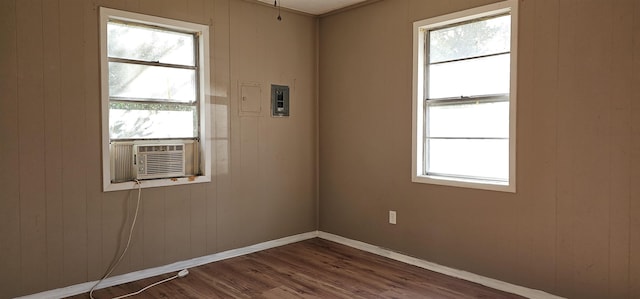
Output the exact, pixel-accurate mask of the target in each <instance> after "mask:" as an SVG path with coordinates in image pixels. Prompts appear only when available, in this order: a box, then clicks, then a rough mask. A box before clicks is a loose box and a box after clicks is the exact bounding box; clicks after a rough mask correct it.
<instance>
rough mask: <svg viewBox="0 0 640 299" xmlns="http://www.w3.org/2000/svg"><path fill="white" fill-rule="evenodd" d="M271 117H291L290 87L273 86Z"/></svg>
mask: <svg viewBox="0 0 640 299" xmlns="http://www.w3.org/2000/svg"><path fill="white" fill-rule="evenodd" d="M271 116H274V117H283V116H289V86H285V85H275V84H272V85H271Z"/></svg>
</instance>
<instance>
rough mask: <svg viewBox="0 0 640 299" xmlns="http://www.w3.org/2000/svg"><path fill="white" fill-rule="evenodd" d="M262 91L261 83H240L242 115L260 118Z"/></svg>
mask: <svg viewBox="0 0 640 299" xmlns="http://www.w3.org/2000/svg"><path fill="white" fill-rule="evenodd" d="M261 97H262V89H261V87H260V84H259V83H254V82H241V83H240V111H239V112H240V115H242V116H251V115H253V116H259V115H260V111H261V110H262V107H261V105H260V103H261Z"/></svg>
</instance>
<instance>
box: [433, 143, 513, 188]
mask: <svg viewBox="0 0 640 299" xmlns="http://www.w3.org/2000/svg"><path fill="white" fill-rule="evenodd" d="M427 148H428V155H427V160H428V163H427V165H428V168H427V172H428V173H430V174H435V175H438V174H445V175H455V176H457V177H470V178H487V179H493V180H501V181H507V180H508V179H509V140H508V139H431V140H429V141H428V142H427Z"/></svg>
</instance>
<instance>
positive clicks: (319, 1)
mask: <svg viewBox="0 0 640 299" xmlns="http://www.w3.org/2000/svg"><path fill="white" fill-rule="evenodd" d="M258 1H260V2H264V3H269V4H271V5H273V4H274V2H275V0H258ZM364 1H366V0H278V2H279V4H280V5H282V7H284V8H288V9H293V10H297V11H301V12H305V13H308V14H312V15H322V14H325V13H328V12H331V11H334V10H337V9H340V8H344V7H347V6H351V5H354V4H357V3H360V2H364Z"/></svg>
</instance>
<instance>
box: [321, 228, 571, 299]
mask: <svg viewBox="0 0 640 299" xmlns="http://www.w3.org/2000/svg"><path fill="white" fill-rule="evenodd" d="M318 237H319V238H322V239H325V240H329V241H333V242H336V243H340V244H342V245H346V246H349V247H353V248H356V249H360V250H362V251H366V252H370V253H373V254H377V255H380V256H384V257H387V258H390V259H392V260H396V261H400V262H403V263H406V264H410V265H414V266H417V267H420V268H423V269H427V270H431V271H433V272H438V273H442V274H444V275H447V276H451V277H455V278H460V279H463V280H466V281H470V282H474V283H477V284H481V285H483V286H487V287H490V288H492V289H496V290H500V291H504V292H507V293H511V294H516V295H520V296H523V297H527V298H532V299H563V298H562V297H559V296H556V295H552V294H549V293H545V292H543V291H539V290H534V289H530V288H526V287H522V286H518V285H514V284H510V283H507V282H504V281H500V280H496V279H493V278H488V277H484V276H481V275H478V274H473V273H471V272H466V271H462V270H457V269H453V268H449V267H445V266H442V265H438V264H435V263H431V262H427V261H425V260H421V259H417V258H414V257H411V256H408V255H404V254H400V253H397V252H394V251H391V250H388V249H384V248H382V247H378V246H375V245H371V244H368V243H364V242H360V241H355V240H352V239H347V238H345V237H341V236H338V235H334V234H330V233H325V232H318Z"/></svg>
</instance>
